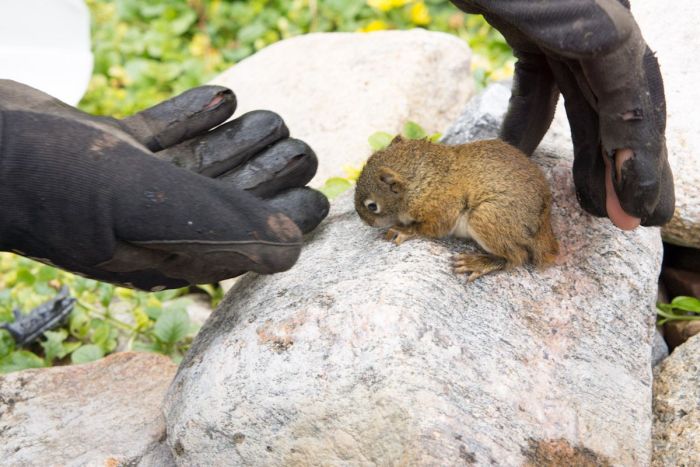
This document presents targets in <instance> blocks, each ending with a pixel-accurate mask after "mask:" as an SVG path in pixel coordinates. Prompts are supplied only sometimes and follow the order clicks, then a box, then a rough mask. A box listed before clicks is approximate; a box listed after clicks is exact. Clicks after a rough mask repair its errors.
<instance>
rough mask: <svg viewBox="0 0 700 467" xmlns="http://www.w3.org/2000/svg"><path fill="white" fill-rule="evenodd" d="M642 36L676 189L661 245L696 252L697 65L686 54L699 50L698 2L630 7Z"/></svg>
mask: <svg viewBox="0 0 700 467" xmlns="http://www.w3.org/2000/svg"><path fill="white" fill-rule="evenodd" d="M631 4H632V13H633V14H634V16H635V18H636V19H637V22H638V23H639V26H640V28H641V30H642V34H643V35H644V38H645V39H646V41H647V43H648V44H649V47H650V48H651V50H653V51H655V52H656V53H657V57H658V59H659V65H660V67H661V74H662V75H663V79H664V88H665V92H666V109H667V123H666V142H667V147H668V159H669V163H670V164H671V169H672V171H673V176H674V179H675V189H676V212H675V214H674V216H673V219H672V220H671V222H670V223H669V224H667V225H666V226H664V228H663V230H662V235H663V237H664V240H665V241H667V242H670V243H675V244H678V245H686V246H692V247H695V248H700V203H698V199H700V157H698V154H700V132H699V131H698V127H699V126H700V120H698V117H697V116H698V112H697V103H698V102H700V87H699V86H698V85H697V81H698V77H700V61H699V60H694V59H693V58H692V57H689V53H688V51H689V50H698V49H700V34H698V27H697V19H696V18H698V17H700V3H698V2H696V1H694V0H675V1H674V2H673V8H663V7H662V6H660V5H661V4H660V3H659V2H658V0H635V1H633V2H631Z"/></svg>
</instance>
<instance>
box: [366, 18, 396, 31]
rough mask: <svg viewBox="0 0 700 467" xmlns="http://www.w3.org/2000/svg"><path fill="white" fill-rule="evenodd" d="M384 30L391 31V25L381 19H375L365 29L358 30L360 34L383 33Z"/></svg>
mask: <svg viewBox="0 0 700 467" xmlns="http://www.w3.org/2000/svg"><path fill="white" fill-rule="evenodd" d="M384 29H389V25H388V24H386V23H385V22H384V21H382V20H380V19H375V20H374V21H370V22H369V23H367V25H366V26H365V27H363V28H360V29H358V32H372V31H383V30H384Z"/></svg>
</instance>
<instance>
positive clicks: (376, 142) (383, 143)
mask: <svg viewBox="0 0 700 467" xmlns="http://www.w3.org/2000/svg"><path fill="white" fill-rule="evenodd" d="M392 139H394V137H393V136H392V135H390V134H389V133H386V132H384V131H378V132H376V133H372V134H371V135H370V137H369V138H368V141H369V146H370V147H371V148H372V151H379V150H382V149H384V148H386V147H388V146H389V145H390V144H391V140H392Z"/></svg>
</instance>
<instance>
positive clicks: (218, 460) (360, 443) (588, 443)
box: [165, 91, 661, 466]
mask: <svg viewBox="0 0 700 467" xmlns="http://www.w3.org/2000/svg"><path fill="white" fill-rule="evenodd" d="M496 94H499V93H498V92H497V91H496ZM500 94H501V95H502V100H501V103H500V105H497V106H495V108H496V109H501V110H500V111H502V110H503V109H504V108H505V104H506V100H507V93H506V94H505V95H504V94H503V93H500ZM475 105H476V104H474V105H473V106H471V107H472V108H474V106H475ZM479 105H483V103H481V104H479ZM488 107H490V106H488ZM473 117H474V116H473V115H472V116H470V117H465V118H464V119H462V120H464V121H483V120H484V119H482V118H476V119H475V118H473ZM477 117H478V116H477ZM558 118H559V123H558V124H557V125H556V126H555V127H554V128H553V130H552V131H551V132H550V135H549V136H548V138H547V141H546V142H545V144H544V145H543V147H542V149H540V150H538V151H537V153H536V156H535V160H536V161H537V163H539V164H540V165H541V166H542V167H543V168H544V169H545V171H546V173H547V176H548V178H549V180H550V182H551V184H552V186H553V191H554V208H553V225H554V230H555V232H556V234H557V235H558V237H559V239H560V241H561V256H560V257H559V259H558V261H557V264H556V265H555V266H554V267H552V268H550V269H548V270H545V271H535V270H533V269H531V268H522V269H518V270H515V271H512V272H509V273H498V274H494V275H491V276H486V277H483V278H480V279H479V280H477V281H476V282H474V283H471V284H468V283H466V281H465V278H464V277H459V276H455V275H454V274H453V273H452V272H451V268H450V256H451V254H453V253H455V252H458V251H461V250H463V249H464V248H473V245H472V246H467V245H466V244H465V243H464V242H462V241H435V240H421V239H418V240H412V241H410V242H407V243H405V244H403V245H401V246H399V247H396V246H394V245H393V244H391V243H389V242H386V241H384V240H383V239H382V238H381V237H382V233H381V232H380V231H378V230H375V229H372V228H370V227H367V226H365V225H364V224H362V223H361V221H360V220H359V218H358V216H357V215H356V213H355V212H354V209H353V206H352V199H351V195H350V194H348V195H346V196H344V197H342V198H340V199H338V201H337V202H336V203H335V204H334V206H333V208H332V211H331V214H330V216H329V218H328V220H327V221H326V222H325V223H324V224H322V226H321V227H320V228H319V229H318V231H317V232H316V233H315V236H314V237H313V239H312V240H311V241H310V243H309V244H308V245H307V247H306V248H305V250H304V252H303V253H302V255H301V258H300V260H299V262H298V263H297V265H296V266H295V267H294V268H293V269H292V270H290V271H289V272H286V273H282V274H278V275H275V276H270V277H263V276H256V275H248V276H246V277H244V278H243V279H242V280H241V281H240V282H239V283H238V284H236V285H235V286H234V288H233V289H232V290H231V292H230V293H229V294H228V296H227V297H226V299H225V300H224V301H223V302H222V304H221V305H220V307H219V309H218V310H217V311H216V312H215V313H214V314H213V315H212V317H211V318H210V319H209V321H208V322H207V323H206V324H205V326H204V327H203V329H202V331H201V332H200V334H199V335H198V337H197V339H196V341H195V342H194V345H193V347H192V349H191V351H190V352H189V354H188V355H187V357H186V358H185V360H184V361H183V363H182V365H181V367H180V369H179V372H178V374H177V376H176V378H175V380H174V381H173V384H172V386H171V388H170V390H169V393H168V396H167V397H166V403H165V415H166V420H167V427H168V429H167V431H168V438H167V443H168V445H169V446H170V447H171V449H172V452H173V453H174V458H175V460H176V462H177V463H178V464H179V465H221V464H237V465H261V466H271V465H453V464H464V463H466V464H474V463H475V464H478V465H483V464H495V465H523V464H525V465H607V464H608V463H611V464H619V465H642V466H643V465H648V464H649V462H650V459H651V449H650V447H651V412H650V410H649V407H650V406H651V384H652V379H651V349H652V340H653V336H654V315H653V312H652V306H651V305H652V304H653V302H654V300H655V298H656V282H657V277H658V272H659V268H660V256H661V239H660V235H659V230H658V229H656V228H640V229H637V230H635V231H634V232H631V233H625V232H621V231H619V230H617V229H615V228H614V227H613V226H612V225H611V224H610V222H609V221H608V220H606V219H596V218H593V217H591V216H589V215H587V214H585V213H584V212H582V211H581V209H580V208H579V207H578V204H577V203H576V199H575V196H574V188H573V181H572V177H571V157H572V156H571V153H572V151H571V142H570V140H569V139H568V132H567V131H565V130H563V129H565V128H566V125H565V123H563V122H561V116H559V117H558ZM493 120H494V121H497V120H498V119H497V118H494V119H493ZM467 130H468V129H466V128H454V129H452V130H451V131H449V132H448V133H447V138H448V139H449V140H450V141H451V142H453V143H456V142H461V141H464V140H465V139H466V138H468V136H467V135H468V134H469V133H470V132H469V131H467ZM493 132H495V126H493V127H492V128H491V134H493ZM488 134H489V132H488V131H487V130H484V131H483V132H481V133H480V136H481V137H483V136H488Z"/></svg>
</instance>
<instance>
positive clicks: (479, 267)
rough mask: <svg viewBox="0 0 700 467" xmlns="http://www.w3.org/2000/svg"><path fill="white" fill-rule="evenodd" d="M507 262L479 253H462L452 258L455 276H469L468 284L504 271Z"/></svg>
mask: <svg viewBox="0 0 700 467" xmlns="http://www.w3.org/2000/svg"><path fill="white" fill-rule="evenodd" d="M505 265H506V261H505V260H504V259H503V258H499V257H496V256H493V255H485V254H479V253H460V254H457V255H455V256H454V257H453V258H452V268H453V269H454V272H455V274H466V273H471V274H469V277H467V282H474V281H475V280H476V279H478V278H479V277H481V276H483V275H485V274H488V273H490V272H493V271H498V270H500V269H503V268H504V267H505Z"/></svg>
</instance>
